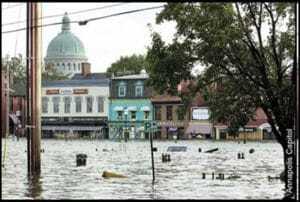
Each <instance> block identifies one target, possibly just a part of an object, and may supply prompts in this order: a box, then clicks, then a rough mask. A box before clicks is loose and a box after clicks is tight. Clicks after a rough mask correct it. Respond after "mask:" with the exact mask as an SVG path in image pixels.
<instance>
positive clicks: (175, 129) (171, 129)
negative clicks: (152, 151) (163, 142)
mask: <svg viewBox="0 0 300 202" xmlns="http://www.w3.org/2000/svg"><path fill="white" fill-rule="evenodd" d="M169 131H170V132H175V131H177V128H169Z"/></svg>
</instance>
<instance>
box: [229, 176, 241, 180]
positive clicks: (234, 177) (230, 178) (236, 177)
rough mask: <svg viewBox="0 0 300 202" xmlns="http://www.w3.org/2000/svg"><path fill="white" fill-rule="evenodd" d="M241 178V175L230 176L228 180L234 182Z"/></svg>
mask: <svg viewBox="0 0 300 202" xmlns="http://www.w3.org/2000/svg"><path fill="white" fill-rule="evenodd" d="M239 178H241V176H239V175H230V176H228V177H227V179H228V180H234V179H239Z"/></svg>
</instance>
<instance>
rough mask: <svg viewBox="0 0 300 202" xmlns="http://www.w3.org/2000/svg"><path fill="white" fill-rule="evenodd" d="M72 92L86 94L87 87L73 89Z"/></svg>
mask: <svg viewBox="0 0 300 202" xmlns="http://www.w3.org/2000/svg"><path fill="white" fill-rule="evenodd" d="M73 94H88V89H74V90H73Z"/></svg>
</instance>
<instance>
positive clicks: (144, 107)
mask: <svg viewBox="0 0 300 202" xmlns="http://www.w3.org/2000/svg"><path fill="white" fill-rule="evenodd" d="M141 111H150V107H149V106H143V107H141Z"/></svg>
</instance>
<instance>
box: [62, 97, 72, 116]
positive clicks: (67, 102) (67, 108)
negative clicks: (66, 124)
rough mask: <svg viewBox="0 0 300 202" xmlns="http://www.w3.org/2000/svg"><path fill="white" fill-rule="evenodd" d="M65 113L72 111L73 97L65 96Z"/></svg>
mask: <svg viewBox="0 0 300 202" xmlns="http://www.w3.org/2000/svg"><path fill="white" fill-rule="evenodd" d="M64 103H65V113H70V112H71V97H64Z"/></svg>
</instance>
